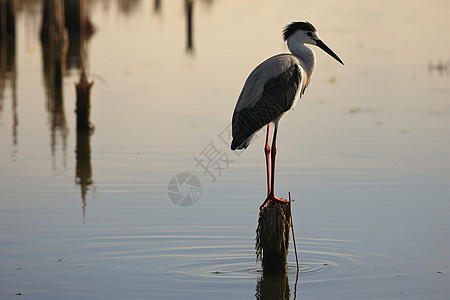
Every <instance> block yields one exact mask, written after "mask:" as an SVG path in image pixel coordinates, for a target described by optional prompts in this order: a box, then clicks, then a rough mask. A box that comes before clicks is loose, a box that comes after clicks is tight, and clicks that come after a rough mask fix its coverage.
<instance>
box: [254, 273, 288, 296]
mask: <svg viewBox="0 0 450 300" xmlns="http://www.w3.org/2000/svg"><path fill="white" fill-rule="evenodd" d="M255 296H256V299H257V300H271V299H280V300H289V299H290V298H291V290H290V288H289V279H288V276H287V273H281V274H267V273H265V274H263V275H261V277H259V278H258V281H257V282H256V294H255ZM294 299H295V298H294Z"/></svg>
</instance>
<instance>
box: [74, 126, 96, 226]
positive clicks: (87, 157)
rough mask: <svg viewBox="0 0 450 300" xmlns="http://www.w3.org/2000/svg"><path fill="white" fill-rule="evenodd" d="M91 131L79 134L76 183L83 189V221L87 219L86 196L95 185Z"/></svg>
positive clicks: (79, 132) (76, 152) (76, 151)
mask: <svg viewBox="0 0 450 300" xmlns="http://www.w3.org/2000/svg"><path fill="white" fill-rule="evenodd" d="M91 133H92V132H91V131H78V132H77V145H76V150H75V154H76V171H75V182H76V184H78V185H79V186H80V189H81V202H82V207H81V209H82V213H83V219H84V218H85V217H86V206H87V201H86V195H87V192H88V190H89V187H90V186H91V185H92V184H93V180H92V165H91Z"/></svg>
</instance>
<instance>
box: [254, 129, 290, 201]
mask: <svg viewBox="0 0 450 300" xmlns="http://www.w3.org/2000/svg"><path fill="white" fill-rule="evenodd" d="M277 131H278V124H275V128H274V130H273V139H272V153H271V154H272V155H271V158H272V170H271V171H272V174H271V176H272V177H271V184H270V188H268V191H269V192H268V195H267V198H266V200H265V201H264V203H263V204H262V205H261V206H260V207H259V209H261V208H262V207H263V206H264V205H266V203H267V202H269V201H278V202H289V201H287V200H284V199H281V198H277V197H275V195H274V191H275V156H276V155H277V145H276V144H277ZM268 135H269V130H267V137H266V149H267V148H269V145H268V143H269V141H268ZM269 153H270V148H269V152H266V163H267V185H268V186H269Z"/></svg>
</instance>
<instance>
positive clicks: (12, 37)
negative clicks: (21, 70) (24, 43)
mask: <svg viewBox="0 0 450 300" xmlns="http://www.w3.org/2000/svg"><path fill="white" fill-rule="evenodd" d="M7 85H9V87H8V88H9V90H10V91H11V102H12V105H11V106H12V143H13V145H14V146H16V145H17V143H18V140H17V128H18V125H19V118H18V113H17V92H16V90H17V67H16V5H15V1H14V0H3V1H1V3H0V112H2V111H3V104H4V99H5V90H6V88H7Z"/></svg>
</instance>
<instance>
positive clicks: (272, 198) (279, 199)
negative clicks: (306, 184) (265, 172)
mask: <svg viewBox="0 0 450 300" xmlns="http://www.w3.org/2000/svg"><path fill="white" fill-rule="evenodd" d="M271 201H277V202H281V203H286V202H289V200H286V199H283V198H278V197H275V196H273V195H269V196H267V198H266V200H264V202H263V204H261V206H260V207H259V210H261V209H262V208H263V207H264V206H265V205H266V204H267V203H269V202H271Z"/></svg>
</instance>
